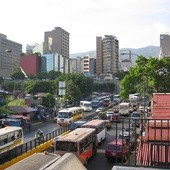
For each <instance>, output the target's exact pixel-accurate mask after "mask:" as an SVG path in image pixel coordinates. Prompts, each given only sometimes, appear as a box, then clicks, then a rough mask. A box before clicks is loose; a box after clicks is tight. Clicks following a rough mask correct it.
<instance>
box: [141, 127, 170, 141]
mask: <svg viewBox="0 0 170 170" xmlns="http://www.w3.org/2000/svg"><path fill="white" fill-rule="evenodd" d="M143 139H144V140H154V141H169V142H170V129H163V128H159V129H158V128H146V133H145V136H143Z"/></svg>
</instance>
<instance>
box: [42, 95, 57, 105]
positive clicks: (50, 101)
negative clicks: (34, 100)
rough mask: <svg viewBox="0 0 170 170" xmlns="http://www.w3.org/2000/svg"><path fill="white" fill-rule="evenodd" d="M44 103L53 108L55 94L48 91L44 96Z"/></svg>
mask: <svg viewBox="0 0 170 170" xmlns="http://www.w3.org/2000/svg"><path fill="white" fill-rule="evenodd" d="M42 105H43V106H45V107H48V108H53V107H54V106H55V98H54V96H53V95H52V94H50V93H46V94H45V96H43V98H42Z"/></svg>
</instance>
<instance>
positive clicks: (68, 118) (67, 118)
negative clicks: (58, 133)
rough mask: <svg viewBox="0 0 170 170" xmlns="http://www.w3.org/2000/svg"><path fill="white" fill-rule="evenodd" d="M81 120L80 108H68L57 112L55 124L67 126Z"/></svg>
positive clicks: (81, 112)
mask: <svg viewBox="0 0 170 170" xmlns="http://www.w3.org/2000/svg"><path fill="white" fill-rule="evenodd" d="M81 118H83V111H82V108H81V107H70V108H67V109H63V110H60V111H59V112H58V116H57V123H58V124H59V125H68V124H71V123H72V122H74V121H76V120H78V119H81Z"/></svg>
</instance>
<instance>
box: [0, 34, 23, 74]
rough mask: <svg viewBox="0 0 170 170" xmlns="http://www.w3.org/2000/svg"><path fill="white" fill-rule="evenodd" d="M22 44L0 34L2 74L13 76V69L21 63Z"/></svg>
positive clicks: (0, 72)
mask: <svg viewBox="0 0 170 170" xmlns="http://www.w3.org/2000/svg"><path fill="white" fill-rule="evenodd" d="M21 53H22V45H21V44H19V43H17V42H14V41H11V40H8V39H7V36H6V35H4V34H0V76H1V77H11V74H12V71H13V69H14V68H15V67H16V66H18V65H19V62H20V55H21Z"/></svg>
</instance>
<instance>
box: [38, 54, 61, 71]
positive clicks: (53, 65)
mask: <svg viewBox="0 0 170 170" xmlns="http://www.w3.org/2000/svg"><path fill="white" fill-rule="evenodd" d="M63 68H64V58H63V57H62V55H59V54H57V53H53V54H43V55H42V57H41V72H49V71H56V72H57V71H59V72H61V73H63V72H64V70H63Z"/></svg>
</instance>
